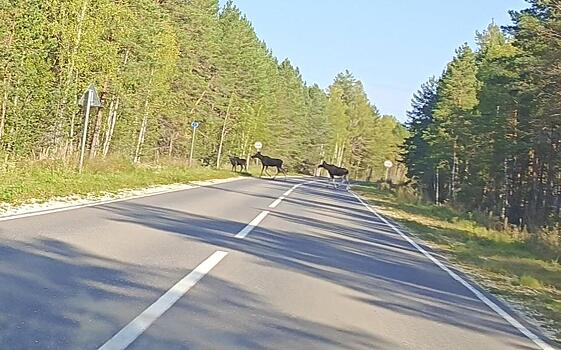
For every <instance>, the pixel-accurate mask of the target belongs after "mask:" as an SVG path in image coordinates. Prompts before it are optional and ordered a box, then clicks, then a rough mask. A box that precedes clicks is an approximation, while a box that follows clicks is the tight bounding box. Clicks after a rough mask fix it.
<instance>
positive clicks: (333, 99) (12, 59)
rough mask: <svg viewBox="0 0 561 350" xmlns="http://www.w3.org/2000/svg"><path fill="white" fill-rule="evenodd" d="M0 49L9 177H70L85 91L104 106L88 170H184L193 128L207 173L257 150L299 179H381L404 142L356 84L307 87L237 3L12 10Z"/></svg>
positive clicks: (1, 11) (338, 80)
mask: <svg viewBox="0 0 561 350" xmlns="http://www.w3.org/2000/svg"><path fill="white" fill-rule="evenodd" d="M0 43H1V44H0V46H1V50H0V156H1V161H0V162H2V163H3V164H4V167H2V168H4V169H6V168H9V167H14V166H15V167H17V166H18V164H21V163H22V162H29V161H35V162H44V161H59V162H64V163H65V164H68V166H72V167H74V166H75V164H76V163H77V157H78V153H79V148H80V145H81V141H82V134H83V130H84V115H85V114H84V110H83V109H81V108H80V106H79V105H78V103H77V101H78V100H79V98H80V97H81V96H82V94H83V93H84V91H85V90H86V89H87V88H88V86H89V85H90V84H93V85H94V86H95V87H96V88H97V91H98V93H99V96H100V99H101V102H102V107H101V108H96V109H94V110H92V113H91V116H90V119H89V122H88V124H87V133H86V134H87V135H86V138H85V144H86V163H87V164H93V163H95V162H96V161H98V160H103V159H106V158H107V159H111V158H119V159H126V160H127V161H130V162H131V163H133V164H142V163H159V162H164V161H165V160H170V159H172V160H175V161H185V162H187V158H188V156H189V153H190V150H191V149H190V148H191V141H192V137H193V132H192V129H191V126H190V125H191V123H192V122H193V121H197V122H199V125H200V127H199V128H198V129H197V135H196V138H195V145H194V147H193V151H194V160H195V161H196V164H198V165H199V166H211V167H216V168H220V167H221V165H222V164H224V163H225V162H226V161H227V156H228V155H230V154H235V155H238V156H242V157H248V156H249V155H250V154H251V153H253V152H255V149H254V148H253V145H254V143H255V142H256V141H260V142H262V144H263V145H264V146H263V153H265V154H270V155H273V156H276V157H279V158H283V159H285V164H287V166H288V169H289V170H290V171H293V172H304V173H310V172H312V171H313V169H314V168H315V166H316V165H317V164H319V162H320V161H321V160H326V161H328V162H331V163H336V164H338V165H344V166H346V167H348V168H349V170H350V171H351V176H352V177H354V178H357V179H366V178H369V179H377V178H380V177H382V176H383V174H384V168H383V162H384V160H386V159H390V160H397V159H398V157H399V152H400V149H399V145H400V144H401V143H402V140H403V139H404V137H405V136H406V130H405V127H404V126H402V125H401V124H400V123H399V122H398V121H397V120H396V119H395V118H394V117H392V116H383V115H381V113H380V112H379V111H378V110H377V109H376V107H375V106H374V104H373V103H371V102H370V101H369V100H368V98H367V96H366V94H365V91H364V88H363V85H362V83H361V82H360V80H358V79H357V78H355V77H354V76H353V75H352V73H350V72H348V71H345V72H341V73H340V74H338V75H337V76H335V77H334V79H333V83H332V84H331V85H330V86H329V87H327V88H326V89H323V88H321V87H319V86H318V85H315V84H309V83H307V82H305V81H304V79H303V78H302V75H301V74H300V71H299V69H298V68H297V67H296V66H295V65H294V64H292V63H291V62H290V60H289V59H283V60H279V59H277V58H276V57H275V56H274V54H273V52H272V50H271V49H270V48H269V47H267V45H266V44H265V42H264V41H263V40H261V39H260V38H259V37H258V36H257V34H256V32H255V30H254V28H253V27H252V24H251V23H250V21H249V20H248V19H247V18H246V17H245V16H244V14H243V13H242V12H241V11H240V10H239V9H238V8H237V7H236V6H235V4H234V3H233V2H231V1H230V2H227V3H226V4H225V5H224V6H220V4H219V2H218V0H190V1H185V0H134V1H133V0H119V1H114V0H64V1H57V0H42V1H36V0H5V1H2V2H0ZM401 169H402V170H399V167H398V168H396V172H399V171H401V172H403V167H402V168H401ZM398 175H399V174H398Z"/></svg>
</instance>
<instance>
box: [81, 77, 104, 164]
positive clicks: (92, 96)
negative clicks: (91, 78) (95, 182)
mask: <svg viewBox="0 0 561 350" xmlns="http://www.w3.org/2000/svg"><path fill="white" fill-rule="evenodd" d="M78 104H79V105H80V106H82V107H84V108H85V109H86V111H85V116H84V127H83V130H82V140H81V142H80V163H79V164H78V172H79V173H80V174H81V173H82V169H83V168H84V155H85V153H86V139H87V138H88V124H89V121H90V111H91V107H101V100H100V99H99V95H98V94H97V91H96V89H95V86H93V84H92V85H90V86H89V87H88V89H87V90H86V92H84V94H83V95H82V98H80V100H79V101H78Z"/></svg>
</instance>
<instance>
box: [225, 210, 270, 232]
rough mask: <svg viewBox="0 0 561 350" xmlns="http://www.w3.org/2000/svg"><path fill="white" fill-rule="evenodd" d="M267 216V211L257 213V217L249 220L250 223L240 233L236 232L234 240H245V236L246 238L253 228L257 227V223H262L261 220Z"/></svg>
mask: <svg viewBox="0 0 561 350" xmlns="http://www.w3.org/2000/svg"><path fill="white" fill-rule="evenodd" d="M267 215H269V211H268V210H263V211H262V212H261V213H259V215H257V216H256V217H255V218H253V220H251V222H250V223H249V224H247V225H246V226H245V227H244V228H243V229H242V230H241V231H240V232H238V234H237V235H235V236H234V237H235V238H245V236H247V235H248V234H249V233H250V232H251V231H253V229H254V228H255V227H257V225H259V223H260V222H261V221H263V219H265V217H266V216H267Z"/></svg>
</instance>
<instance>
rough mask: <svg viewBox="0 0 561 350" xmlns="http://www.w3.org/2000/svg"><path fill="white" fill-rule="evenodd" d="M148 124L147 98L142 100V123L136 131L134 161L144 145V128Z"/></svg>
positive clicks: (136, 161) (136, 160) (138, 156)
mask: <svg viewBox="0 0 561 350" xmlns="http://www.w3.org/2000/svg"><path fill="white" fill-rule="evenodd" d="M147 125H148V100H146V101H145V102H144V116H143V117H142V124H141V125H140V130H139V131H138V140H137V142H136V150H135V152H134V160H133V162H134V163H138V162H139V161H140V152H141V151H142V146H143V145H144V137H145V136H146V128H147Z"/></svg>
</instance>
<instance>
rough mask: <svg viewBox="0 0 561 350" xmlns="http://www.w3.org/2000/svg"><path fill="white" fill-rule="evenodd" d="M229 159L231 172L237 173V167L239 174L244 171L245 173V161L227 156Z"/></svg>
mask: <svg viewBox="0 0 561 350" xmlns="http://www.w3.org/2000/svg"><path fill="white" fill-rule="evenodd" d="M228 158H230V164H232V171H238V166H239V167H240V172H241V171H242V170H244V169H245V171H247V161H246V160H245V159H241V158H240V157H238V156H228Z"/></svg>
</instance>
